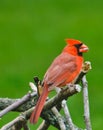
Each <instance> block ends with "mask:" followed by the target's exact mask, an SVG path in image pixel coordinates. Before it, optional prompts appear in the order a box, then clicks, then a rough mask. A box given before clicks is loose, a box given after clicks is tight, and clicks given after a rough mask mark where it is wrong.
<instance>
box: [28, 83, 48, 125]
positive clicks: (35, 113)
mask: <svg viewBox="0 0 103 130" xmlns="http://www.w3.org/2000/svg"><path fill="white" fill-rule="evenodd" d="M48 93H49V91H48V87H47V86H44V89H43V93H42V94H41V96H40V98H39V100H38V102H37V104H36V107H35V109H34V111H33V113H32V115H31V117H30V123H32V124H35V123H36V122H37V121H38V118H39V116H40V114H41V111H42V109H43V106H44V103H45V100H46V98H47V96H48Z"/></svg>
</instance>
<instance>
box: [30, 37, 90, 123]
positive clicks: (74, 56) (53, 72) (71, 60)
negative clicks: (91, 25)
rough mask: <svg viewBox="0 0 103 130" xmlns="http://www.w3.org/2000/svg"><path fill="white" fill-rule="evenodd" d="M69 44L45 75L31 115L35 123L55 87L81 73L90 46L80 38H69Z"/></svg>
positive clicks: (65, 83)
mask: <svg viewBox="0 0 103 130" xmlns="http://www.w3.org/2000/svg"><path fill="white" fill-rule="evenodd" d="M66 42H67V46H66V47H65V48H64V49H63V51H62V53H61V54H60V55H59V56H58V57H56V58H55V59H54V61H53V63H52V64H51V66H50V67H49V69H48V70H47V72H46V73H45V75H44V79H43V91H42V94H41V96H40V97H39V100H38V102H37V104H36V107H35V109H34V111H33V113H32V115H31V117H30V122H31V123H33V124H35V123H36V122H37V121H38V118H39V116H40V114H41V111H42V109H43V106H44V103H45V100H46V98H47V96H48V94H49V92H50V91H51V90H53V89H54V87H63V86H66V85H67V84H69V83H71V82H72V81H73V80H75V78H76V77H77V76H78V74H79V73H80V70H81V68H82V64H83V56H82V53H83V52H87V51H88V47H87V46H86V45H84V44H83V43H82V42H81V41H79V40H74V39H67V40H66Z"/></svg>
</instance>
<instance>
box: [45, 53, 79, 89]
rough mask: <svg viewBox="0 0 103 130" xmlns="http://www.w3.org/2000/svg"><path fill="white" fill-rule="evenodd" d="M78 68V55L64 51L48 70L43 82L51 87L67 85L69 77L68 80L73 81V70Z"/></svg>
mask: <svg viewBox="0 0 103 130" xmlns="http://www.w3.org/2000/svg"><path fill="white" fill-rule="evenodd" d="M76 69H77V65H76V57H74V56H72V55H70V54H68V53H62V54H61V55H59V56H58V57H57V58H56V59H55V60H54V61H53V63H52V64H51V66H50V67H49V69H48V70H47V72H46V74H45V76H44V81H43V82H45V83H46V84H48V86H50V87H55V86H61V85H66V84H65V82H66V81H67V80H68V79H70V81H69V80H68V82H71V79H72V77H73V72H75V71H76Z"/></svg>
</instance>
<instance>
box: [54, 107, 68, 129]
mask: <svg viewBox="0 0 103 130" xmlns="http://www.w3.org/2000/svg"><path fill="white" fill-rule="evenodd" d="M52 111H53V113H54V114H55V116H56V118H57V120H58V123H59V126H60V129H61V130H66V127H65V124H64V120H63V118H62V116H61V114H60V113H59V112H58V110H57V109H56V107H53V108H52Z"/></svg>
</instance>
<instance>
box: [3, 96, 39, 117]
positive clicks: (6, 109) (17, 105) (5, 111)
mask: <svg viewBox="0 0 103 130" xmlns="http://www.w3.org/2000/svg"><path fill="white" fill-rule="evenodd" d="M35 95H37V94H36V93H28V94H27V95H25V96H24V97H22V98H21V99H20V100H18V101H16V102H15V103H13V104H12V105H9V106H8V107H6V108H5V109H4V110H2V111H1V112H0V117H2V116H3V115H5V114H6V113H8V112H9V111H11V110H14V109H16V108H17V107H19V106H20V105H22V104H23V103H25V102H27V101H28V100H30V99H31V98H32V97H34V96H35Z"/></svg>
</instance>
